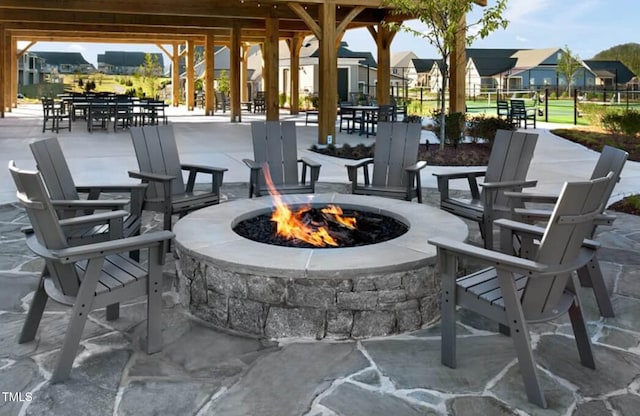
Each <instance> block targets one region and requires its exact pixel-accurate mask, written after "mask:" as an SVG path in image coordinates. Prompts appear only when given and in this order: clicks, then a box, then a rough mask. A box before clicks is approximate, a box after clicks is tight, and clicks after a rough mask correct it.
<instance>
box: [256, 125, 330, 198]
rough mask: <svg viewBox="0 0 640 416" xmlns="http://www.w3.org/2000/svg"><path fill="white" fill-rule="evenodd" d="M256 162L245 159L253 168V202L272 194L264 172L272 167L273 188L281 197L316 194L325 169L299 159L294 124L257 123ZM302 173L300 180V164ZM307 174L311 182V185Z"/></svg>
mask: <svg viewBox="0 0 640 416" xmlns="http://www.w3.org/2000/svg"><path fill="white" fill-rule="evenodd" d="M251 136H252V139H253V160H252V159H243V162H244V163H245V164H246V165H247V166H248V167H249V169H250V174H249V198H252V197H253V196H254V195H255V196H261V195H266V194H267V193H268V191H269V189H268V187H267V184H266V182H265V177H264V172H263V169H264V168H265V166H266V167H268V169H269V173H270V175H271V179H272V181H273V184H274V185H275V187H276V189H277V190H278V192H280V193H281V194H300V193H314V192H315V189H316V182H317V181H318V176H319V175H320V167H321V165H320V164H319V163H317V162H315V161H313V160H310V159H308V158H305V157H302V158H298V147H297V138H296V124H295V122H293V121H282V122H279V121H254V122H252V123H251ZM299 163H300V164H301V167H302V171H301V173H300V179H298V164H299ZM307 170H309V180H308V181H307Z"/></svg>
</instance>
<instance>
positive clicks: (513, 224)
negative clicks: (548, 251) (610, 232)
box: [493, 218, 600, 250]
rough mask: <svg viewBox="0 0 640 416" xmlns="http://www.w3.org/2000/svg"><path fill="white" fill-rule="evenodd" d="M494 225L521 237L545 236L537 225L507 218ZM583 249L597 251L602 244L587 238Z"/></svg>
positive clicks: (583, 243)
mask: <svg viewBox="0 0 640 416" xmlns="http://www.w3.org/2000/svg"><path fill="white" fill-rule="evenodd" d="M493 223H494V224H495V225H497V226H499V227H500V228H502V229H506V230H510V231H512V232H513V233H514V234H517V235H520V236H524V235H526V236H529V237H531V238H541V237H542V236H543V235H544V231H545V229H544V228H543V227H540V226H537V225H531V224H525V223H523V222H519V221H513V220H508V219H505V218H501V219H499V220H496V221H494V222H493ZM582 247H585V248H588V249H591V250H597V249H598V248H600V243H599V242H597V241H595V240H591V239H589V238H585V239H584V240H583V242H582Z"/></svg>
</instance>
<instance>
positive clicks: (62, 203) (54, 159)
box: [29, 137, 147, 245]
mask: <svg viewBox="0 0 640 416" xmlns="http://www.w3.org/2000/svg"><path fill="white" fill-rule="evenodd" d="M29 147H30V148H31V153H33V157H34V159H35V161H36V165H37V167H38V170H39V171H40V172H42V178H43V179H44V182H45V184H46V186H47V190H48V191H49V196H50V197H51V199H52V204H53V206H54V207H55V208H56V210H57V211H58V215H59V217H60V218H61V219H65V218H71V217H75V216H78V215H86V214H92V213H93V212H94V211H95V210H117V209H124V208H125V206H126V205H129V214H128V215H127V216H126V217H125V218H124V219H123V224H122V226H123V228H122V235H123V236H124V237H130V236H133V235H137V234H140V225H141V220H142V202H143V200H144V193H145V190H146V188H147V186H146V185H144V184H130V185H91V186H76V184H75V183H74V181H73V177H72V176H71V171H70V170H69V166H68V165H67V161H66V159H65V157H64V154H63V153H62V148H61V147H60V143H59V142H58V139H57V138H55V137H52V138H48V139H43V140H37V141H35V142H32V143H31V144H29ZM109 192H112V193H127V194H129V195H130V199H128V200H127V199H123V200H114V199H110V200H104V199H99V198H100V195H101V194H102V193H109ZM80 193H82V194H87V197H88V199H81V198H80ZM108 231H109V230H108V227H106V226H91V227H76V228H75V229H73V230H69V231H67V237H68V238H69V239H70V240H71V244H72V245H76V244H79V243H87V242H97V241H100V240H108V239H109V238H110V237H109V232H108ZM76 241H77V242H76Z"/></svg>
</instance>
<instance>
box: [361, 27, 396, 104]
mask: <svg viewBox="0 0 640 416" xmlns="http://www.w3.org/2000/svg"><path fill="white" fill-rule="evenodd" d="M367 29H369V33H371V35H372V36H373V39H374V40H375V41H376V46H377V48H378V71H377V72H378V75H377V79H378V82H377V84H376V100H377V101H378V104H389V103H390V102H391V99H390V92H389V90H390V82H391V42H392V41H393V38H394V37H395V35H396V33H397V32H396V31H394V30H391V29H389V28H388V27H387V26H386V25H382V24H380V25H378V28H377V29H376V28H374V27H367Z"/></svg>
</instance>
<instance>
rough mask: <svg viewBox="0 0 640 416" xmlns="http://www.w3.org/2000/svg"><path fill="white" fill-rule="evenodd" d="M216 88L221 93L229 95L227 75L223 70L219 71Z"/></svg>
mask: <svg viewBox="0 0 640 416" xmlns="http://www.w3.org/2000/svg"><path fill="white" fill-rule="evenodd" d="M216 81H217V84H218V85H217V87H216V89H217V90H218V91H220V92H222V93H224V94H225V95H226V94H229V74H227V71H225V70H224V69H223V70H222V71H220V76H219V77H218V79H217V80H216Z"/></svg>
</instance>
